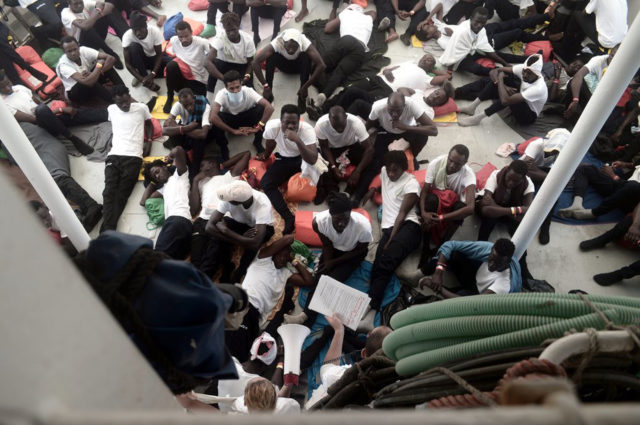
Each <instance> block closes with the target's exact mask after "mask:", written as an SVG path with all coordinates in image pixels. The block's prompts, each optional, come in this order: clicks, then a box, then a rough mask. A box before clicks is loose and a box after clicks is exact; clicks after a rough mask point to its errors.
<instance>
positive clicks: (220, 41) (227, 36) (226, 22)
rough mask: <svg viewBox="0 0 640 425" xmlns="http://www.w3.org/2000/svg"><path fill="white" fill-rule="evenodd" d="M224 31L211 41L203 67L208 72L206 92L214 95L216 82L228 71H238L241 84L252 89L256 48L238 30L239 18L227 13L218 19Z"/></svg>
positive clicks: (246, 36)
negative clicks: (240, 76)
mask: <svg viewBox="0 0 640 425" xmlns="http://www.w3.org/2000/svg"><path fill="white" fill-rule="evenodd" d="M220 22H221V23H222V27H223V28H224V31H220V32H219V33H218V34H217V35H216V37H215V38H214V39H213V40H212V41H211V46H210V49H209V54H208V55H207V59H206V63H205V66H206V67H207V71H209V79H208V80H207V91H208V92H210V93H214V92H215V91H216V83H217V82H218V80H224V74H225V73H226V72H228V71H231V70H234V71H238V73H239V74H240V75H243V77H242V84H244V85H246V86H247V87H253V75H252V70H253V67H252V62H253V57H254V56H255V54H256V46H255V45H254V44H253V41H252V40H251V36H250V35H249V34H247V33H246V32H244V31H242V30H241V29H240V16H238V15H237V14H235V13H233V12H227V13H225V14H224V15H222V18H220Z"/></svg>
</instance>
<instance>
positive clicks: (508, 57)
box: [458, 52, 527, 77]
mask: <svg viewBox="0 0 640 425" xmlns="http://www.w3.org/2000/svg"><path fill="white" fill-rule="evenodd" d="M496 55H498V56H500V57H501V58H502V59H504V60H505V61H507V62H509V63H523V62H524V61H525V60H527V57H526V56H524V55H522V56H521V55H513V54H511V53H503V52H496ZM483 57H484V56H483V55H480V54H477V53H476V54H474V55H470V56H467V57H466V58H464V59H462V61H460V64H459V65H458V70H459V71H466V72H470V73H472V74H476V75H480V76H484V77H486V76H488V75H489V72H490V71H491V69H492V68H487V67H486V66H482V65H480V64H479V63H476V59H480V58H483Z"/></svg>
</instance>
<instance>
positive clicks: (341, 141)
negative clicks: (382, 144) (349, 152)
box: [315, 113, 369, 148]
mask: <svg viewBox="0 0 640 425" xmlns="http://www.w3.org/2000/svg"><path fill="white" fill-rule="evenodd" d="M315 130H316V135H317V136H318V139H323V140H327V141H328V142H329V147H331V148H343V147H345V146H351V145H354V144H356V143H358V142H363V141H365V140H367V139H368V138H369V133H368V132H367V128H366V127H365V126H364V123H363V122H362V120H361V119H360V118H359V117H357V116H355V115H352V114H349V113H347V125H346V126H345V128H344V131H343V132H342V133H338V132H337V131H336V130H335V129H334V128H333V127H332V126H331V121H329V114H326V115H323V116H321V117H320V118H319V119H318V121H317V122H316V128H315Z"/></svg>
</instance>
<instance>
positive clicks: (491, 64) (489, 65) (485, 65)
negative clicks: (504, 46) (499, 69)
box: [476, 58, 496, 68]
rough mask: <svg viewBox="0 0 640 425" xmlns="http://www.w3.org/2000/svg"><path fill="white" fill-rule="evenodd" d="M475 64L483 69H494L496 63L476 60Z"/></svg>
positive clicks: (485, 59) (486, 59)
mask: <svg viewBox="0 0 640 425" xmlns="http://www.w3.org/2000/svg"><path fill="white" fill-rule="evenodd" d="M476 63H477V64H478V65H482V66H484V67H485V68H495V67H496V63H495V62H494V61H492V60H491V59H489V58H478V59H476Z"/></svg>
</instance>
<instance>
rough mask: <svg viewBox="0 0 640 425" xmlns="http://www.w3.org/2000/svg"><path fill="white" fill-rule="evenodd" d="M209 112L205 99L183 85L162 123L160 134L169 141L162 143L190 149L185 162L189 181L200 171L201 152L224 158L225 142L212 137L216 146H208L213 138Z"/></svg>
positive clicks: (167, 145) (171, 146) (209, 108)
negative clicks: (189, 159)
mask: <svg viewBox="0 0 640 425" xmlns="http://www.w3.org/2000/svg"><path fill="white" fill-rule="evenodd" d="M210 113H211V107H210V106H209V102H207V98H206V97H204V96H202V95H198V96H196V95H195V94H193V91H192V90H191V89H190V88H188V87H185V88H183V89H182V90H180V91H179V92H178V101H177V102H176V103H174V104H173V106H172V107H171V112H169V117H168V118H167V119H166V120H165V121H164V123H163V124H162V134H163V135H165V136H169V140H167V141H165V142H164V146H165V147H166V148H168V149H171V148H173V147H175V146H182V147H183V148H184V149H185V150H186V151H192V156H191V161H189V179H190V180H191V179H193V177H194V176H195V175H196V174H197V173H198V171H199V170H200V162H201V161H202V158H203V157H204V155H205V152H207V151H208V152H209V154H211V155H220V156H221V157H222V158H223V160H225V159H228V155H229V148H228V147H227V145H226V144H222V143H221V141H219V140H216V141H215V142H216V143H217V145H218V146H212V145H213V141H214V138H213V132H212V131H211V122H210V121H209V115H210ZM178 117H180V119H179V120H178Z"/></svg>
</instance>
